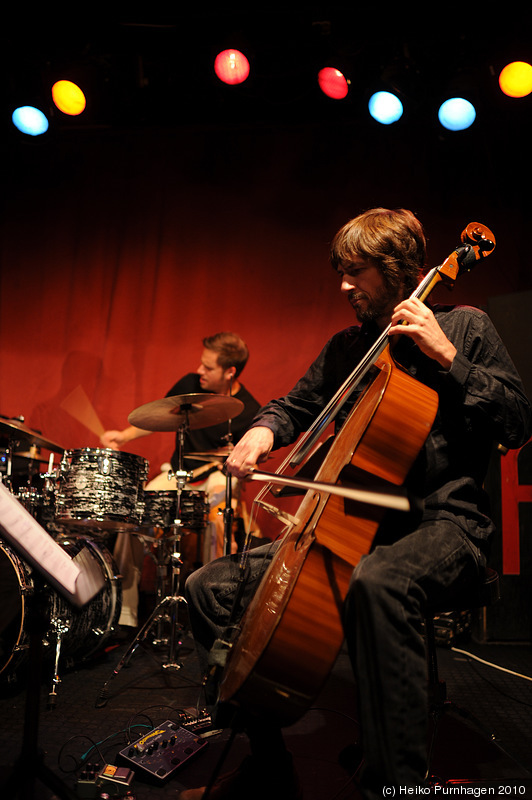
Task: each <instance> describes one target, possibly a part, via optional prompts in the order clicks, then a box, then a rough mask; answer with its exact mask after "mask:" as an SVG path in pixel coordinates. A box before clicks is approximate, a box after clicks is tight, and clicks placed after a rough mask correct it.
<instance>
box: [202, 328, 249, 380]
mask: <svg viewBox="0 0 532 800" xmlns="http://www.w3.org/2000/svg"><path fill="white" fill-rule="evenodd" d="M203 346H204V347H205V348H206V349H207V350H213V351H214V352H215V353H216V354H217V357H218V364H219V365H220V366H221V367H223V369H229V368H230V367H236V373H235V377H236V378H237V377H238V376H239V375H240V373H241V372H242V370H243V369H244V367H245V366H246V364H247V360H248V358H249V350H248V348H247V345H246V343H245V341H244V340H243V339H242V338H241V337H240V336H239V335H238V334H237V333H229V332H228V331H222V332H221V333H215V334H214V335H213V336H206V337H205V339H204V340H203Z"/></svg>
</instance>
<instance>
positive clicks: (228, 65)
mask: <svg viewBox="0 0 532 800" xmlns="http://www.w3.org/2000/svg"><path fill="white" fill-rule="evenodd" d="M214 71H215V73H216V75H217V76H218V78H219V79H220V80H221V81H222V82H223V83H228V84H230V85H232V86H234V85H235V84H238V83H244V81H245V80H246V78H247V77H248V75H249V61H248V60H247V58H246V56H245V55H244V54H243V53H241V52H240V50H223V51H222V52H221V53H218V55H217V56H216V58H215V60H214Z"/></svg>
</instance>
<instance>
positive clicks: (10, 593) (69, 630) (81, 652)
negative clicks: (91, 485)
mask: <svg viewBox="0 0 532 800" xmlns="http://www.w3.org/2000/svg"><path fill="white" fill-rule="evenodd" d="M58 541H59V544H60V545H61V546H62V547H63V548H64V549H65V550H66V551H67V552H68V553H69V555H71V556H72V557H74V556H75V555H76V554H77V553H78V552H80V551H81V549H82V548H83V547H87V548H88V549H89V552H90V553H91V555H92V556H93V558H95V559H96V561H97V562H98V565H99V568H100V569H101V571H102V574H103V576H104V586H103V588H102V589H101V590H100V591H99V592H98V594H97V595H96V596H95V597H94V598H93V599H92V600H91V601H90V602H89V603H87V604H86V605H85V606H84V607H83V608H82V609H78V608H75V607H74V606H72V605H70V603H68V602H67V601H66V600H65V599H63V597H60V596H59V595H58V594H57V592H55V591H54V590H53V589H52V588H51V587H48V588H47V589H46V590H45V598H46V599H47V603H48V608H47V609H46V612H45V613H46V619H47V620H48V622H49V628H48V631H47V633H46V635H45V637H44V643H45V645H49V647H45V650H44V655H45V656H48V655H49V656H52V655H54V653H55V649H54V648H55V644H56V635H55V631H56V630H57V629H58V628H59V629H60V630H61V632H62V645H61V653H62V655H66V656H68V657H71V658H72V659H73V660H76V661H77V660H82V659H83V658H87V657H88V656H90V655H92V654H93V653H94V652H95V651H96V650H98V649H100V648H101V647H102V646H103V645H104V643H105V642H106V641H107V639H108V638H109V636H110V635H111V634H112V632H113V631H114V629H115V627H116V625H117V624H118V618H119V615H120V609H121V604H122V588H121V584H120V579H119V578H118V577H117V574H116V568H115V565H114V562H113V559H112V556H111V554H110V553H109V551H108V550H106V548H105V547H101V546H100V545H98V544H96V542H93V541H92V540H90V539H86V538H83V537H81V536H79V537H78V536H75V537H72V538H69V539H67V538H66V537H64V538H60V539H59V540H58ZM34 591H35V588H34V582H33V578H32V570H31V567H30V566H29V565H28V564H26V563H25V562H24V561H22V560H21V559H20V558H19V557H18V555H17V554H16V553H15V552H14V551H13V550H12V549H11V548H10V547H8V546H7V545H5V544H3V543H2V542H0V673H3V672H4V671H5V672H6V675H10V674H13V673H14V672H15V671H16V670H17V668H18V667H19V666H20V665H21V664H22V663H23V662H24V661H25V658H26V656H27V652H28V647H29V633H28V623H29V620H28V602H30V601H31V598H32V596H33V594H34Z"/></svg>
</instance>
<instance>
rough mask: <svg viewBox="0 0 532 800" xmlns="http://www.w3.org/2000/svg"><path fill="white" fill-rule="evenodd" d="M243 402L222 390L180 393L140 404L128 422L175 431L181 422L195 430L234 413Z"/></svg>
mask: <svg viewBox="0 0 532 800" xmlns="http://www.w3.org/2000/svg"><path fill="white" fill-rule="evenodd" d="M243 408H244V403H242V401H241V400H237V399H236V397H229V396H228V395H224V394H208V393H207V392H200V393H198V394H181V395H175V396H173V397H163V398H162V399H161V400H153V401H152V402H151V403H145V404H144V405H142V406H139V407H138V408H136V409H135V410H134V411H132V412H131V414H130V415H129V417H128V418H127V419H128V422H129V423H130V424H131V425H135V426H136V427H137V428H143V429H144V430H146V431H177V430H179V428H181V427H182V426H186V427H188V428H190V430H197V429H198V428H208V427H210V426H211V425H217V424H219V423H220V422H227V420H229V419H233V418H234V417H237V416H238V415H239V414H240V412H241V411H242V409H243Z"/></svg>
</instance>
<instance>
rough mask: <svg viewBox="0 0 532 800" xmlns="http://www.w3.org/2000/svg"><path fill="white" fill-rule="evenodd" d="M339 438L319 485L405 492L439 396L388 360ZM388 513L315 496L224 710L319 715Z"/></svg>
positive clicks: (240, 645) (254, 616)
mask: <svg viewBox="0 0 532 800" xmlns="http://www.w3.org/2000/svg"><path fill="white" fill-rule="evenodd" d="M375 370H376V377H374V379H373V380H372V382H371V384H370V386H369V387H368V389H366V390H365V391H364V393H363V394H362V395H361V397H360V398H359V399H358V400H357V402H356V403H355V405H354V406H353V409H352V410H351V412H350V413H349V416H348V418H347V419H346V421H345V422H344V424H343V426H342V428H341V429H340V431H339V432H338V434H337V435H336V437H335V439H334V442H333V444H332V446H331V448H330V450H329V452H328V455H327V457H326V460H325V462H324V464H323V465H322V467H321V468H320V470H319V471H318V473H317V474H316V481H324V482H329V483H337V484H341V483H342V481H345V482H346V483H349V484H351V485H353V484H354V485H357V484H361V485H365V486H371V487H378V486H379V485H380V486H383V487H385V486H390V485H393V486H400V485H401V484H402V483H403V482H404V480H405V478H406V476H407V474H408V472H409V470H410V468H411V467H412V465H413V463H414V461H415V459H416V457H417V455H418V453H419V451H420V449H421V448H422V446H423V444H424V442H425V439H426V437H427V436H428V433H429V431H430V429H431V427H432V424H433V421H434V418H435V415H436V411H437V405H438V399H437V395H436V393H435V392H434V391H433V390H432V389H430V388H429V387H427V386H425V385H423V384H421V383H419V381H417V380H415V379H414V378H412V377H411V376H410V375H409V374H408V373H406V372H405V371H403V370H402V369H401V368H399V367H397V365H396V364H394V362H393V361H392V359H391V357H390V355H389V352H388V350H386V351H385V352H384V353H383V354H382V355H381V356H380V357H379V359H378V361H377V362H376V364H375ZM383 513H384V512H383V510H382V509H381V508H377V507H376V506H373V505H369V504H365V503H358V502H354V501H352V500H346V499H344V498H340V497H337V496H332V495H329V494H327V493H324V492H317V491H309V492H307V494H306V496H305V498H304V499H303V501H302V503H301V506H300V508H299V510H298V513H297V519H298V523H297V524H296V525H294V526H293V527H292V528H291V529H290V530H289V531H288V533H287V534H286V536H285V537H284V539H283V541H282V542H281V544H280V546H279V549H278V550H277V552H276V554H275V556H274V557H273V559H272V562H271V564H270V567H269V569H268V571H267V573H266V575H265V576H264V578H263V580H262V582H261V584H260V586H259V587H258V590H257V592H256V593H255V595H254V597H253V599H252V601H251V603H250V605H249V606H248V608H247V610H246V612H245V614H244V617H243V619H242V622H241V629H240V633H239V634H238V637H237V638H236V640H235V642H234V643H233V645H232V648H231V651H230V653H229V656H228V660H227V664H226V667H225V670H224V673H223V675H222V679H221V682H220V687H219V704H221V705H222V706H227V705H230V706H236V707H244V708H245V709H247V710H248V711H249V712H252V713H255V714H261V715H266V716H267V717H268V718H270V719H273V720H275V721H276V722H277V723H279V724H280V725H290V724H292V723H293V722H295V721H296V720H297V719H299V718H300V717H301V715H302V714H303V713H305V711H306V710H307V709H308V708H309V706H310V705H311V704H312V702H313V701H314V699H315V698H316V696H317V694H318V692H319V691H320V689H321V686H322V685H323V683H324V681H325V679H326V678H327V676H328V674H329V672H330V671H331V669H332V667H333V665H334V662H335V660H336V658H337V655H338V653H339V650H340V648H341V646H342V643H343V639H344V633H343V627H342V607H343V602H344V600H345V597H346V594H347V591H348V588H349V583H350V580H351V575H352V572H353V569H354V567H355V566H356V565H357V564H358V563H359V561H360V559H361V557H362V556H363V555H365V554H366V553H368V552H369V551H370V549H371V546H372V542H373V539H374V536H375V533H376V531H377V528H378V526H379V524H380V520H381V519H382V515H383Z"/></svg>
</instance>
